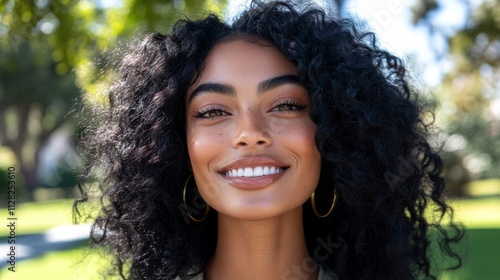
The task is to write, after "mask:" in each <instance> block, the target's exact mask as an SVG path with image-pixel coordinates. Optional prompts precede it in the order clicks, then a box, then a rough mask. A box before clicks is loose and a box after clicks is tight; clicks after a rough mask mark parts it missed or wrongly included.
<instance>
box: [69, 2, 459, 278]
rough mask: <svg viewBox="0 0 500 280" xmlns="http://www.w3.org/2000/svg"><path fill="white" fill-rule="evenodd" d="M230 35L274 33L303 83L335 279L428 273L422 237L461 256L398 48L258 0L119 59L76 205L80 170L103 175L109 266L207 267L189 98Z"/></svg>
mask: <svg viewBox="0 0 500 280" xmlns="http://www.w3.org/2000/svg"><path fill="white" fill-rule="evenodd" d="M231 38H245V39H246V40H249V41H252V42H255V43H258V41H260V40H261V39H264V40H265V41H267V42H271V43H272V44H273V45H274V47H276V48H277V49H278V50H279V51H281V53H282V54H283V55H284V56H286V57H287V58H288V59H289V60H290V61H292V62H293V63H295V64H296V66H297V71H298V77H299V79H300V81H301V83H302V84H303V85H304V86H305V87H306V89H307V90H308V92H309V95H310V100H311V109H310V117H311V119H312V120H313V121H314V122H315V123H316V124H317V130H316V135H315V141H316V146H317V148H318V150H319V151H320V153H321V156H322V164H321V180H320V183H319V184H318V187H317V192H319V193H325V195H317V196H316V199H317V202H316V203H317V204H318V205H330V204H331V197H332V196H331V193H332V188H333V186H334V185H335V186H336V188H337V191H338V203H337V206H336V208H335V210H334V212H333V214H332V215H330V216H329V217H327V218H325V219H319V218H318V217H316V216H315V215H314V212H313V211H312V208H311V206H310V203H306V204H305V205H304V210H303V211H304V230H305V235H306V243H307V246H308V250H309V253H310V255H311V256H312V257H314V258H315V259H316V260H317V261H318V262H320V263H322V264H324V265H325V266H328V267H329V268H331V269H332V270H333V271H334V272H335V274H337V276H339V278H340V279H417V278H419V279H420V278H422V277H423V278H426V279H427V278H429V279H435V276H434V275H433V273H432V271H431V264H432V262H431V246H430V245H431V243H434V242H438V243H439V244H440V245H441V246H440V248H441V251H442V252H443V253H444V255H447V256H449V257H451V258H453V259H455V261H456V265H455V268H458V267H460V266H461V258H460V256H459V255H458V254H457V253H456V251H455V250H454V249H453V248H452V245H453V244H456V243H458V242H459V241H460V239H461V238H462V236H463V229H462V227H461V226H460V225H458V224H456V223H455V222H454V221H453V211H452V209H451V208H450V206H449V205H448V204H447V203H446V202H445V201H444V198H443V191H444V186H445V185H444V181H443V179H442V178H441V177H440V172H441V169H442V165H443V164H442V160H441V158H440V156H439V155H438V152H437V151H436V150H435V148H433V147H432V146H431V145H430V143H429V141H428V140H427V139H428V135H429V134H430V133H431V132H432V131H431V128H432V119H431V120H429V116H431V117H432V113H431V114H430V115H429V114H428V113H429V112H432V108H431V107H429V106H427V105H426V103H425V102H423V100H424V99H423V98H419V94H418V92H417V91H416V90H414V89H413V88H412V87H411V86H410V79H409V78H408V75H407V74H406V69H405V67H404V66H403V63H402V61H401V60H400V59H399V58H397V57H395V56H393V55H392V54H390V53H388V52H386V51H384V50H382V49H380V48H379V47H378V45H377V41H376V38H375V35H374V34H373V33H370V32H360V31H359V30H358V28H357V27H356V25H355V24H354V23H353V22H352V21H351V20H345V19H337V18H332V17H329V16H328V15H326V14H325V12H324V11H323V10H322V9H321V8H317V7H315V6H313V5H307V6H300V5H297V4H290V3H289V2H281V1H276V2H271V3H262V2H260V1H253V2H252V3H251V5H250V7H249V8H247V10H246V11H244V12H243V13H242V14H241V15H239V16H238V18H236V19H235V20H234V22H233V23H231V24H230V25H229V24H226V23H224V22H222V21H221V20H220V19H219V18H218V17H217V16H215V15H209V16H207V17H206V18H204V19H202V20H199V21H191V20H180V21H178V22H177V23H176V24H175V26H174V28H173V30H172V32H171V33H170V34H168V35H166V36H165V35H162V34H158V33H155V34H151V35H148V36H147V37H145V38H144V39H143V40H142V42H141V43H140V44H138V45H137V46H136V47H135V48H133V49H132V50H131V51H130V52H129V53H128V54H127V55H126V56H125V58H124V59H123V61H122V63H121V66H120V69H119V77H118V79H117V80H116V82H115V83H114V85H113V86H112V87H111V89H110V91H109V106H106V107H105V109H104V110H101V111H99V112H98V114H96V115H94V116H93V117H90V118H89V119H90V120H91V122H89V125H88V127H87V131H86V136H85V139H84V140H83V141H82V147H83V148H84V149H85V151H86V159H87V164H86V170H87V171H86V172H85V174H83V176H82V180H81V184H80V189H81V191H82V192H83V194H84V196H83V199H81V200H79V201H77V202H76V203H75V206H74V207H75V208H74V212H75V214H77V215H78V214H79V207H81V205H82V204H81V203H82V202H83V201H85V200H86V199H87V193H88V192H89V186H91V185H92V184H93V183H92V182H88V181H85V179H88V178H90V177H92V178H94V176H93V175H92V174H97V175H96V176H97V178H99V180H98V182H99V186H100V190H101V191H102V196H101V200H100V201H101V206H102V207H101V212H100V215H99V216H98V217H96V219H95V221H94V224H93V230H92V234H91V236H92V240H93V242H95V243H97V244H105V245H106V248H108V249H109V250H110V251H111V252H113V253H114V255H115V256H116V262H115V263H114V271H115V273H116V274H118V275H120V276H121V277H122V278H128V279H174V278H176V277H178V276H185V275H187V274H188V273H189V272H190V271H192V269H193V268H197V269H198V271H201V270H202V269H203V267H204V265H205V264H206V262H207V260H208V259H209V258H210V257H211V256H212V255H213V253H214V250H215V243H216V237H217V227H216V224H217V216H216V213H214V212H215V211H211V212H210V213H209V215H208V218H207V219H206V220H204V221H203V222H201V223H195V222H191V221H190V220H189V219H188V217H187V212H186V207H185V206H184V204H183V199H182V195H183V194H182V190H183V186H184V182H185V181H186V179H187V178H188V176H189V174H190V171H189V156H188V153H187V148H186V131H185V105H184V100H185V99H184V98H185V95H186V92H187V90H188V87H189V86H190V85H192V84H193V82H194V81H196V79H197V77H198V76H199V75H200V72H201V70H202V69H203V64H204V61H205V58H206V57H207V55H208V53H209V52H210V50H211V49H213V47H214V46H215V45H216V44H218V43H221V42H222V41H224V40H228V39H231ZM96 121H97V126H96V125H95V123H96ZM203 207H204V206H200V209H188V210H190V211H191V213H194V212H196V211H198V212H200V213H201V212H202V211H203ZM193 210H194V212H193ZM433 213H438V214H439V215H438V217H437V219H432V217H431V214H433ZM445 217H448V218H447V219H444V218H445ZM444 220H446V221H448V222H447V223H446V224H445V225H442V223H441V221H444ZM431 235H437V236H438V237H432V238H431Z"/></svg>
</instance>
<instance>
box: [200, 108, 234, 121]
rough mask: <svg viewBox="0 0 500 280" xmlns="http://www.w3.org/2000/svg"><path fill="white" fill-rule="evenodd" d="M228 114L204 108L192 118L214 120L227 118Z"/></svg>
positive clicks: (217, 109)
mask: <svg viewBox="0 0 500 280" xmlns="http://www.w3.org/2000/svg"><path fill="white" fill-rule="evenodd" d="M228 115H229V113H227V112H226V111H224V110H223V109H222V108H206V109H204V110H201V111H199V112H196V113H195V115H194V117H195V118H197V119H214V118H217V117H222V116H228Z"/></svg>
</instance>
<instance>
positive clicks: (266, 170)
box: [226, 166, 283, 177]
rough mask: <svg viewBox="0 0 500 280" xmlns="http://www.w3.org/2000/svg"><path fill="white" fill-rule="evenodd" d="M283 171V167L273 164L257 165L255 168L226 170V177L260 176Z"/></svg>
mask: <svg viewBox="0 0 500 280" xmlns="http://www.w3.org/2000/svg"><path fill="white" fill-rule="evenodd" d="M281 171H283V168H277V167H275V166H257V167H255V168H251V167H245V168H238V169H232V170H229V171H226V176H228V177H261V176H266V175H272V174H276V173H279V172H281Z"/></svg>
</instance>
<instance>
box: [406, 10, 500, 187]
mask: <svg viewBox="0 0 500 280" xmlns="http://www.w3.org/2000/svg"><path fill="white" fill-rule="evenodd" d="M463 3H464V5H465V8H466V11H467V14H468V18H467V21H466V22H465V24H464V26H462V27H460V28H459V29H458V30H456V31H455V32H452V33H449V32H446V30H445V29H444V28H443V27H442V26H439V25H436V24H435V23H434V22H433V16H434V13H435V12H436V11H438V10H439V9H440V3H439V2H436V1H434V0H421V1H419V2H418V4H417V6H416V7H415V9H414V23H415V24H419V23H420V24H424V25H425V26H427V27H428V30H429V33H430V34H431V35H433V36H435V35H436V34H437V35H438V36H439V37H441V38H444V41H445V42H447V44H446V49H444V50H442V51H441V52H438V53H437V58H438V59H440V60H446V61H448V62H449V63H450V64H451V69H450V71H448V72H447V73H446V74H445V75H444V78H443V80H442V83H441V85H440V86H439V88H438V89H437V91H438V93H439V94H440V95H441V104H442V107H443V108H444V109H445V111H447V113H446V115H445V116H443V125H444V126H445V129H446V132H447V135H448V136H450V138H449V139H448V140H447V141H446V143H445V145H444V147H443V148H444V158H445V160H447V162H445V164H446V166H447V168H446V169H445V173H444V175H445V177H446V178H447V179H448V181H449V182H450V183H451V185H455V188H454V191H455V193H456V194H463V193H464V190H463V187H464V185H465V183H466V182H467V181H468V180H471V179H480V178H494V177H499V176H500V174H499V173H498V170H500V148H499V147H500V112H499V111H500V108H498V107H499V106H500V83H499V80H498V77H500V9H498V7H499V6H500V0H484V1H482V2H481V3H480V4H479V5H478V6H472V5H470V4H467V2H466V1H464V2H463Z"/></svg>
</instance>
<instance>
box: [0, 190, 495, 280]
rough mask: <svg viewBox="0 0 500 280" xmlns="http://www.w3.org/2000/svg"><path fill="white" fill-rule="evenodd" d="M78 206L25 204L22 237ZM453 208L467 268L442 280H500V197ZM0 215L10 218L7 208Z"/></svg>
mask: <svg viewBox="0 0 500 280" xmlns="http://www.w3.org/2000/svg"><path fill="white" fill-rule="evenodd" d="M72 203H73V201H72V200H68V199H61V200H54V201H47V202H39V203H24V204H22V205H20V206H19V207H17V209H16V216H17V217H18V222H19V223H18V224H19V227H18V229H17V233H18V235H20V234H22V235H24V234H31V233H42V232H43V231H45V230H47V229H50V228H51V227H53V226H57V225H61V224H71V223H72V218H71V211H72ZM450 204H451V205H452V206H453V207H454V209H455V214H456V218H457V220H459V221H461V222H462V223H463V224H464V225H465V226H466V227H467V232H466V236H465V238H464V240H463V242H462V244H461V245H460V251H461V252H462V255H463V259H464V265H463V267H462V268H460V269H459V270H457V271H451V272H448V271H441V272H439V273H438V274H439V277H438V279H444V280H446V279H466V280H468V279H470V280H475V279H484V280H490V279H491V280H498V279H500V265H499V264H498V261H499V260H500V196H489V197H487V198H480V199H462V200H453V201H450ZM0 211H1V212H2V213H7V209H6V208H1V209H0ZM0 233H1V234H2V236H6V233H7V230H6V228H1V230H0ZM433 250H436V248H434V249H433ZM106 259H108V258H106V257H103V256H102V255H99V254H96V253H93V251H91V250H90V249H89V247H88V246H87V242H84V243H82V244H81V245H80V246H78V247H76V248H73V249H70V250H64V251H55V252H50V253H47V254H44V255H42V256H40V257H38V258H35V259H31V260H26V261H22V262H19V263H18V264H17V266H16V268H17V272H15V274H14V273H12V272H9V271H8V270H7V269H6V267H4V269H2V271H0V279H13V280H15V279H41V280H43V279H104V277H102V276H101V274H100V273H102V272H103V271H104V269H105V263H108V261H107V260H106ZM434 261H435V262H436V263H438V264H439V265H440V266H443V265H444V266H446V265H448V264H452V262H451V261H450V260H449V259H447V258H443V257H437V259H435V260H434ZM106 279H113V278H110V277H106Z"/></svg>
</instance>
